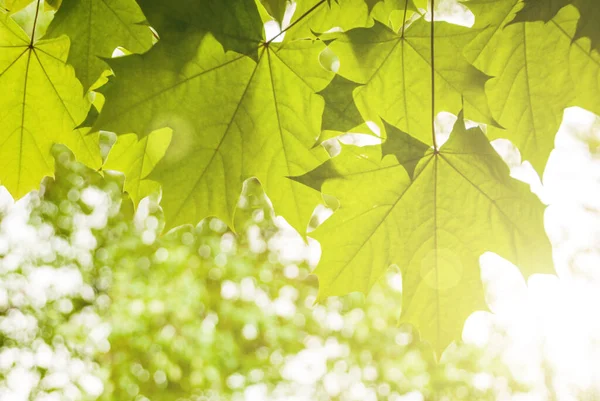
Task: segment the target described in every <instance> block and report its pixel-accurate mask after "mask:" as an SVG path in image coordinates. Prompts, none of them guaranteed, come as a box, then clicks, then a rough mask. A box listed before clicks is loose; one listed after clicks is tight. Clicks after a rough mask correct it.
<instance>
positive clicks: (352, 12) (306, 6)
mask: <svg viewBox="0 0 600 401" xmlns="http://www.w3.org/2000/svg"><path fill="white" fill-rule="evenodd" d="M294 17H295V21H294V22H292V23H291V24H290V27H291V26H292V25H293V29H289V31H287V32H286V39H288V40H290V39H299V38H311V37H314V34H320V33H324V32H327V31H329V30H330V29H332V28H336V29H341V30H343V31H347V30H350V29H352V28H356V27H364V26H370V25H371V24H372V20H371V18H370V17H369V12H368V6H367V3H366V2H365V0H342V1H339V2H335V1H328V0H320V1H315V0H298V1H296V10H295V12H294Z"/></svg>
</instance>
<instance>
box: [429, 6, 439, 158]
mask: <svg viewBox="0 0 600 401" xmlns="http://www.w3.org/2000/svg"><path fill="white" fill-rule="evenodd" d="M434 8H435V0H431V138H432V140H433V151H434V153H435V154H437V153H438V151H439V150H438V145H437V140H436V138H435V11H434Z"/></svg>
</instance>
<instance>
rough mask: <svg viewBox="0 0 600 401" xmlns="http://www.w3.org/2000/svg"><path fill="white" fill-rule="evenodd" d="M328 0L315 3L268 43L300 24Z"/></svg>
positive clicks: (268, 42)
mask: <svg viewBox="0 0 600 401" xmlns="http://www.w3.org/2000/svg"><path fill="white" fill-rule="evenodd" d="M326 1H327V0H321V1H319V2H318V3H317V4H315V5H314V6H312V7H311V8H310V9H308V10H306V12H305V13H304V14H302V15H301V16H299V17H298V19H297V20H296V21H294V22H292V23H291V24H289V25H288V26H286V27H285V28H284V29H282V30H281V32H279V33H278V34H277V35H275V36H273V37H272V38H271V39H269V40H268V41H267V42H266V44H270V43H271V42H272V41H274V40H275V39H277V38H278V37H280V36H281V35H283V34H284V33H285V32H287V31H288V30H289V29H290V28H292V27H293V26H295V25H296V24H298V23H299V22H300V21H302V20H303V19H304V18H306V17H308V16H309V15H310V14H311V13H312V12H313V11H315V10H316V9H317V8H319V6H321V5H322V4H323V3H325V2H326Z"/></svg>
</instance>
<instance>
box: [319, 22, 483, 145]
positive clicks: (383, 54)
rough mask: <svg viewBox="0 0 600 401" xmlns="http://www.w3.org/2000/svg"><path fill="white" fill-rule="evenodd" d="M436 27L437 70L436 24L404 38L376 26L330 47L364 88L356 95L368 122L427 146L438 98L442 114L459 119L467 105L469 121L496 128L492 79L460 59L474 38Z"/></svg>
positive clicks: (345, 72)
mask: <svg viewBox="0 0 600 401" xmlns="http://www.w3.org/2000/svg"><path fill="white" fill-rule="evenodd" d="M435 25H436V28H435V31H436V32H437V33H436V35H437V36H436V43H437V46H436V47H435V49H436V50H435V65H432V62H431V27H430V23H428V22H426V21H424V20H423V19H422V18H421V19H418V20H417V21H415V22H414V23H412V24H411V25H410V26H408V27H407V28H406V29H402V30H401V31H400V32H399V33H396V32H394V31H393V30H391V29H390V28H388V27H387V26H385V25H383V24H381V23H379V22H376V23H375V25H374V26H373V27H372V28H368V29H364V28H359V29H354V30H352V31H350V32H348V33H347V34H345V35H343V36H341V37H340V38H339V39H337V40H335V41H334V42H333V43H332V44H331V46H330V47H331V49H332V50H333V52H334V53H335V54H337V55H338V56H339V58H340V62H341V66H340V70H339V74H340V75H342V76H343V77H345V78H347V79H350V80H351V81H355V82H359V83H362V84H364V86H363V87H361V88H359V89H357V90H356V91H355V92H354V99H355V101H356V103H357V106H358V108H359V110H361V112H362V113H363V116H364V117H365V119H366V120H373V121H378V120H379V117H381V118H383V119H384V120H386V121H388V122H389V123H391V124H393V125H394V126H396V127H397V128H399V129H401V130H403V131H405V132H408V133H410V134H411V135H414V136H416V137H418V138H419V139H420V140H422V141H424V142H428V141H430V140H431V137H430V136H429V135H428V134H426V133H427V132H429V127H430V126H431V104H432V96H435V106H436V108H435V112H436V113H437V112H439V111H450V112H453V113H457V112H458V111H459V110H460V109H461V107H462V104H463V103H464V108H465V113H466V115H467V117H468V118H470V119H472V120H476V121H481V122H487V123H494V119H493V118H492V114H491V112H490V110H489V108H488V105H487V99H486V96H485V91H484V86H485V83H486V81H487V80H488V79H489V77H488V76H486V75H485V74H483V73H482V72H480V71H478V70H477V69H476V68H474V67H473V66H471V65H470V64H469V63H468V62H467V60H466V59H464V58H463V57H462V56H461V54H460V50H461V49H462V46H463V44H465V43H467V42H468V40H469V39H470V37H471V36H470V35H472V32H471V31H470V30H469V29H468V28H463V27H459V26H456V25H450V24H448V23H445V22H435ZM432 68H433V70H434V73H435V80H436V90H435V93H432V86H431V85H432V77H431V73H430V71H431V70H432Z"/></svg>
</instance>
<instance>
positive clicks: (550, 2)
mask: <svg viewBox="0 0 600 401" xmlns="http://www.w3.org/2000/svg"><path fill="white" fill-rule="evenodd" d="M524 3H525V6H524V7H523V9H522V10H520V11H519V13H518V14H517V15H516V17H515V19H514V20H513V21H514V22H524V21H544V22H548V21H550V20H552V19H553V18H554V17H555V16H556V14H558V12H559V11H560V10H561V9H562V8H563V7H567V6H569V5H571V4H572V5H574V6H575V7H577V8H578V9H579V16H580V18H579V20H578V22H577V29H576V31H575V34H574V36H573V38H574V39H579V38H582V37H587V38H589V39H590V41H591V45H592V48H593V49H596V50H597V51H600V29H598V21H600V7H598V2H597V1H596V0H524Z"/></svg>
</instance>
